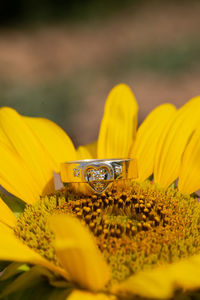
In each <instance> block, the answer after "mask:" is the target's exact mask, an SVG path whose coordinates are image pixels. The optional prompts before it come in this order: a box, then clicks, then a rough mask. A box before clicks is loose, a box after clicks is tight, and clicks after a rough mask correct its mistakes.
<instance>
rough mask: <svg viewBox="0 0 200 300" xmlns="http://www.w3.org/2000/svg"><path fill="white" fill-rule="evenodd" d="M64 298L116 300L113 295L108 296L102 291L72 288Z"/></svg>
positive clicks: (73, 299)
mask: <svg viewBox="0 0 200 300" xmlns="http://www.w3.org/2000/svg"><path fill="white" fill-rule="evenodd" d="M66 300H117V298H116V297H115V296H108V295H105V294H102V293H98V294H95V293H90V292H86V291H81V290H74V291H73V292H72V293H71V294H70V295H69V296H68V297H67V298H66Z"/></svg>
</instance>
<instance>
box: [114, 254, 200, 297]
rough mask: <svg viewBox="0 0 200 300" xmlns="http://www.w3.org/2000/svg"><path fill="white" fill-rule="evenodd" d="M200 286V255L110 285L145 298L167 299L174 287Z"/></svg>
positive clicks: (119, 291) (116, 289) (117, 291)
mask: <svg viewBox="0 0 200 300" xmlns="http://www.w3.org/2000/svg"><path fill="white" fill-rule="evenodd" d="M199 287H200V255H195V256H192V257H190V258H188V259H185V260H181V261H179V262H177V263H173V264H169V265H165V266H162V267H157V268H155V269H152V270H148V271H142V272H139V273H138V274H136V275H133V276H131V277H129V278H128V279H127V280H126V281H124V282H122V283H120V284H117V285H115V286H113V287H112V291H113V292H115V293H122V294H126V293H128V294H134V295H139V296H142V297H146V298H155V299H166V298H167V299H168V298H171V297H172V296H173V294H174V291H175V290H176V289H180V288H182V289H183V290H184V291H187V290H192V289H197V288H199Z"/></svg>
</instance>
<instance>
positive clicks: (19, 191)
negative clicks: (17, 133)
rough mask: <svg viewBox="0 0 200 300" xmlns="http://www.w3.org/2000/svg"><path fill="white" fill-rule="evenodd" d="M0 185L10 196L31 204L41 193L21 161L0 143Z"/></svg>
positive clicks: (7, 147) (14, 153)
mask: <svg viewBox="0 0 200 300" xmlns="http://www.w3.org/2000/svg"><path fill="white" fill-rule="evenodd" d="M0 165H1V167H0V184H1V185H2V186H3V187H4V188H5V189H6V190H7V191H8V192H10V193H11V194H13V195H15V196H16V197H18V198H20V199H22V200H24V201H25V202H26V203H29V204H32V203H34V202H35V201H37V200H38V199H39V195H40V193H41V192H42V190H41V189H39V187H38V185H37V183H36V182H35V180H34V178H33V177H32V176H31V174H30V172H29V170H28V169H27V167H26V166H25V164H24V162H23V160H22V159H21V158H20V157H19V156H18V155H17V154H16V152H14V151H13V150H11V149H10V147H9V146H8V145H5V144H3V143H2V142H0Z"/></svg>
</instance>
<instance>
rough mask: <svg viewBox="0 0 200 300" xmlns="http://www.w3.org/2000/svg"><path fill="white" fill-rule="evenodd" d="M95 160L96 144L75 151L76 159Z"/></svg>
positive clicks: (80, 147)
mask: <svg viewBox="0 0 200 300" xmlns="http://www.w3.org/2000/svg"><path fill="white" fill-rule="evenodd" d="M94 158H97V142H93V143H91V144H88V145H84V146H79V147H78V149H77V159H94Z"/></svg>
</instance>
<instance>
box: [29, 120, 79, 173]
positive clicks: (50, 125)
mask: <svg viewBox="0 0 200 300" xmlns="http://www.w3.org/2000/svg"><path fill="white" fill-rule="evenodd" d="M24 120H25V121H26V123H27V124H28V125H29V126H30V127H31V129H32V130H33V131H34V133H35V135H36V136H37V138H38V139H39V141H40V142H41V144H42V145H43V146H44V147H45V150H46V151H47V152H49V153H50V155H51V158H52V159H53V160H55V162H56V163H57V167H58V169H57V171H58V172H59V166H60V163H61V162H66V161H70V160H76V150H75V148H74V145H73V143H72V141H71V139H70V138H69V136H68V135H67V134H66V133H65V132H64V130H63V129H62V128H61V127H59V126H58V125H57V124H56V123H54V122H52V121H50V120H48V119H43V118H29V117H24Z"/></svg>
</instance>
